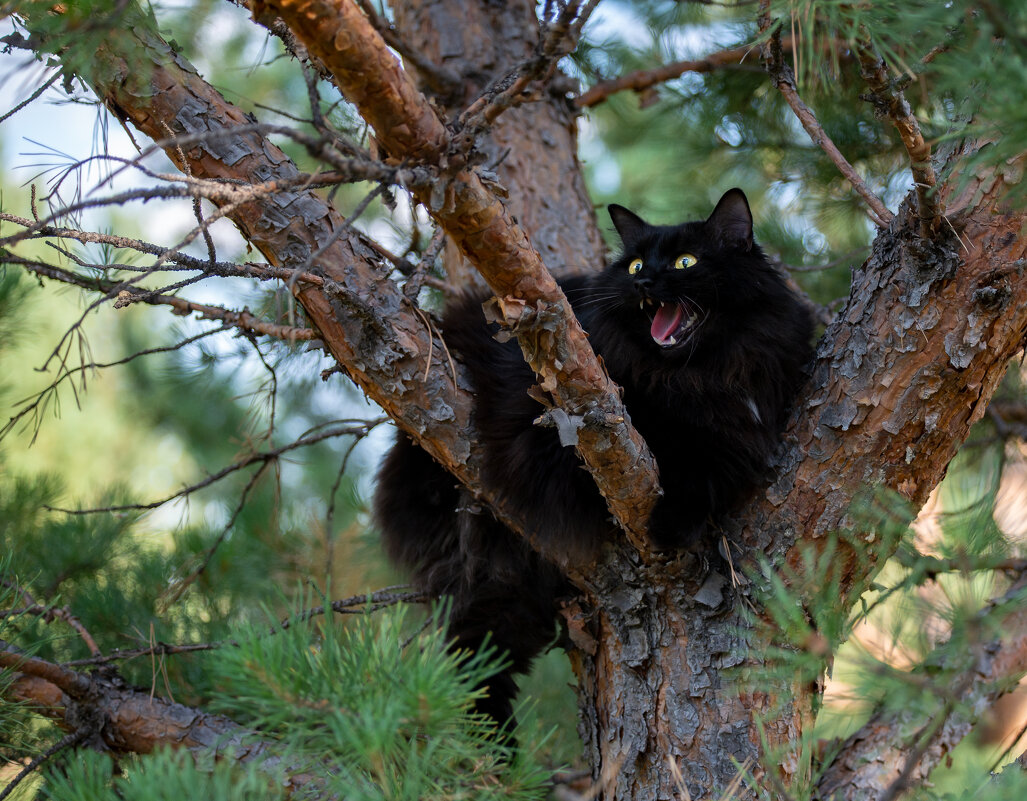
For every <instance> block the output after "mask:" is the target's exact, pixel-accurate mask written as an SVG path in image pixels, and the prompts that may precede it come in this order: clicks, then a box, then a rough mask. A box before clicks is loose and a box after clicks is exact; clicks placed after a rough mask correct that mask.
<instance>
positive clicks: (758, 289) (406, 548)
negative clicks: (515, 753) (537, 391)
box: [374, 189, 812, 722]
mask: <svg viewBox="0 0 1027 801" xmlns="http://www.w3.org/2000/svg"><path fill="white" fill-rule="evenodd" d="M609 210H610V216H611V217H612V219H613V224H614V226H615V227H616V229H617V232H618V233H619V234H620V238H621V241H622V243H623V251H622V253H621V255H620V256H619V257H618V258H616V259H615V260H614V261H613V262H612V263H611V264H610V265H609V266H608V267H606V269H604V270H603V271H602V272H599V273H596V274H594V275H589V276H585V277H575V278H569V279H566V280H564V281H561V282H560V285H561V287H562V288H563V291H564V293H565V294H566V295H567V298H568V300H569V301H570V303H571V306H572V307H573V309H574V313H575V315H576V316H577V318H578V320H579V321H580V322H581V326H582V328H584V329H585V331H587V332H588V335H589V341H590V343H591V345H592V347H593V349H594V350H595V352H596V353H597V354H598V355H599V356H600V357H601V358H602V360H603V362H604V364H605V365H606V369H607V370H608V371H609V374H610V376H611V377H612V378H613V380H614V381H616V382H617V384H619V385H620V386H621V387H622V388H623V390H624V395H623V398H624V405H625V406H626V408H627V410H628V413H629V415H630V418H631V422H632V424H633V425H634V426H635V428H637V429H638V431H639V432H640V433H641V434H642V436H643V437H644V438H645V440H646V442H647V443H648V445H649V447H650V448H651V450H652V452H653V455H654V456H655V457H656V461H657V463H658V465H659V472H660V484H661V486H662V487H663V490H664V494H663V496H662V497H661V498H660V500H659V501H658V503H657V505H656V507H655V509H654V510H653V513H652V516H651V517H650V519H649V526H648V531H649V537H650V538H651V541H652V543H653V545H654V546H655V547H657V548H661V549H671V548H689V547H694V546H696V545H697V543H699V542H700V540H701V538H702V537H703V534H704V532H705V531H706V530H707V529H708V527H709V526H710V524H711V522H715V521H716V520H717V518H718V517H719V516H721V515H723V514H724V513H726V512H729V511H730V510H732V509H733V508H734V507H736V506H738V505H739V504H740V503H741V502H742V501H744V500H745V499H746V498H748V497H749V496H750V495H751V494H752V493H753V491H754V490H755V489H756V488H757V487H758V486H759V485H760V483H761V482H762V481H763V479H764V478H765V477H766V473H767V462H768V460H769V457H770V455H771V453H772V451H773V450H774V448H775V447H776V445H777V442H778V438H779V435H780V432H781V429H782V427H783V426H784V423H785V421H786V418H787V416H788V412H789V408H790V404H791V401H792V399H793V397H794V395H795V392H796V390H797V389H798V386H799V383H800V381H801V380H802V377H803V366H804V364H805V363H806V361H807V360H808V358H809V356H810V337H811V332H812V324H811V320H810V317H809V314H808V313H807V311H806V309H805V307H804V306H803V304H802V303H801V301H800V300H799V298H798V297H797V296H796V295H795V294H794V293H793V292H792V291H791V290H790V289H789V288H788V286H787V285H786V283H785V281H784V279H783V278H782V276H781V275H780V274H779V272H778V271H777V270H776V269H775V268H774V267H773V266H772V265H771V264H770V262H769V261H768V260H767V258H766V256H764V254H763V252H762V250H760V247H759V245H757V244H755V243H754V242H753V237H752V215H751V213H750V211H749V204H748V201H747V200H746V198H745V195H744V194H743V193H742V191H741V190H739V189H731V190H729V191H728V192H727V193H726V194H725V195H724V196H723V197H722V198H721V199H720V202H719V203H718V204H717V207H716V208H715V209H714V210H713V213H712V214H711V215H710V216H709V218H708V219H706V220H704V221H697V222H686V223H682V224H681V225H650V224H648V223H647V222H645V221H644V220H642V219H641V218H640V217H638V216H637V215H635V214H633V213H632V212H630V211H628V210H627V209H626V208H624V207H622V206H617V205H611V206H610V207H609ZM486 297H487V296H486V295H482V294H479V295H474V296H465V297H464V298H463V299H461V300H460V301H458V302H457V303H455V304H453V305H452V306H451V307H450V308H449V309H448V310H447V312H446V314H445V319H444V321H443V326H442V332H443V337H444V338H445V341H446V343H447V345H448V347H449V350H450V351H451V352H452V353H453V354H454V355H456V356H457V357H458V358H459V359H460V361H461V362H462V363H463V364H464V365H465V366H466V368H467V370H468V373H469V375H470V378H471V380H472V382H473V385H474V394H475V406H474V414H475V422H476V424H477V428H478V431H479V434H480V437H481V443H482V446H483V449H484V468H483V472H482V482H483V483H484V484H485V485H486V487H487V488H488V489H489V490H490V491H491V492H492V493H494V494H495V495H496V496H498V497H499V498H500V499H501V501H502V503H503V504H504V506H505V507H506V508H507V509H509V511H510V512H511V514H513V515H514V516H515V517H516V518H517V519H519V520H521V521H523V522H524V524H525V526H526V529H527V530H529V531H530V532H531V534H532V535H533V539H534V540H535V542H536V544H537V545H538V547H539V549H540V551H535V550H533V549H532V548H531V547H530V546H529V545H528V542H527V540H526V539H525V538H523V537H521V536H519V535H517V534H515V533H514V532H512V531H510V530H509V529H508V528H506V527H505V526H503V525H502V524H501V523H499V522H498V521H497V520H496V519H495V518H494V517H493V516H492V515H491V514H490V513H489V511H488V510H487V509H482V508H481V507H480V505H478V504H476V503H474V501H473V499H472V497H471V496H470V494H469V493H468V492H467V491H465V490H463V489H462V488H461V487H460V486H459V485H458V484H457V482H456V480H455V479H454V478H453V476H452V475H451V474H450V473H448V472H447V471H446V470H444V469H443V468H442V467H440V466H439V465H438V464H437V463H436V462H435V461H434V460H433V459H432V458H431V457H430V456H429V455H428V454H427V453H426V452H425V451H423V450H422V449H421V448H420V447H418V446H417V445H415V444H414V443H413V442H412V441H411V440H410V439H408V438H407V437H406V436H405V435H403V434H400V435H399V436H398V438H397V440H396V443H395V445H394V446H393V447H392V449H391V450H390V451H389V453H388V455H387V456H386V458H385V461H384V463H383V465H382V468H381V471H380V473H379V475H378V490H377V494H376V496H375V500H374V512H375V517H376V519H377V522H378V525H379V526H380V528H381V531H382V536H383V539H384V543H385V548H386V551H387V552H388V555H389V556H390V558H391V559H392V560H393V561H395V562H396V563H397V564H399V565H401V566H403V567H404V568H406V569H408V570H410V571H411V572H412V574H413V579H414V582H415V583H416V584H417V586H418V587H419V588H420V589H422V590H424V591H425V592H427V593H429V594H431V595H439V596H442V595H446V596H450V597H451V599H452V610H451V615H450V622H449V628H450V634H451V636H452V637H453V638H454V640H455V644H456V647H466V648H470V649H472V650H476V649H478V648H479V647H480V646H481V644H482V642H483V640H484V639H485V638H486V636H489V637H490V642H492V643H493V644H494V645H495V646H496V647H497V648H498V649H499V650H501V651H506V652H508V654H509V660H510V667H509V669H507V670H505V671H504V672H502V673H501V674H499V675H497V676H494V677H493V678H491V679H490V680H489V686H488V696H487V697H486V698H485V699H484V700H483V701H482V702H481V703H480V704H479V710H480V711H483V712H486V713H487V714H489V715H491V716H492V717H493V718H494V719H495V720H497V721H499V722H506V721H507V720H509V718H510V715H511V704H512V700H513V698H514V696H515V694H516V692H517V686H516V684H515V682H514V679H513V676H514V675H515V674H518V673H523V672H526V671H527V670H528V668H529V666H530V664H531V661H532V660H533V659H534V658H535V657H536V656H537V655H538V654H539V653H540V652H541V651H542V649H544V648H545V647H546V646H547V645H549V644H550V643H552V642H553V640H554V638H555V633H556V632H555V624H556V607H557V599H558V598H560V597H565V596H568V595H570V594H571V589H570V587H569V585H568V583H567V582H566V580H565V579H564V577H563V575H562V574H561V572H560V570H559V568H558V567H557V564H559V563H565V564H566V563H568V561H576V562H580V561H581V560H588V559H589V558H590V557H591V556H593V555H594V554H595V551H596V549H597V548H598V547H599V545H600V544H601V543H602V542H603V541H604V540H607V539H610V538H612V537H615V536H617V528H616V526H615V524H614V523H613V521H612V519H611V517H610V514H609V512H608V510H607V507H606V503H605V501H604V500H603V498H602V496H601V495H600V494H599V491H598V489H597V488H596V486H595V483H594V482H593V480H592V478H591V476H590V475H589V474H588V472H587V471H585V470H584V469H583V468H582V463H581V460H580V458H579V457H578V455H577V453H576V451H575V450H574V448H573V447H563V446H561V444H560V440H559V437H558V435H557V432H556V430H555V429H553V428H545V427H540V426H538V425H535V424H534V420H535V419H536V418H538V417H539V415H540V414H541V413H542V407H541V406H540V405H539V404H538V403H537V402H536V401H535V400H533V399H532V398H531V397H530V396H529V395H528V390H529V388H530V387H532V386H533V385H534V384H535V383H536V380H537V379H536V377H535V375H534V374H533V373H532V371H531V369H530V368H529V367H528V365H527V364H526V363H525V361H524V357H523V356H522V354H521V351H520V348H519V347H518V345H517V343H516V342H514V341H510V342H506V343H500V342H497V341H496V340H495V339H494V338H493V335H494V333H495V326H490V325H489V324H487V323H486V322H485V318H484V315H483V313H482V310H481V304H482V302H483V301H484V300H485V299H486Z"/></svg>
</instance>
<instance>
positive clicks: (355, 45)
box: [253, 0, 659, 549]
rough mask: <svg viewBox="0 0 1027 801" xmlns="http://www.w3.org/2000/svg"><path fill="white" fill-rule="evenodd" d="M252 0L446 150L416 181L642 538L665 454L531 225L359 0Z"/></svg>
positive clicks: (374, 110)
mask: <svg viewBox="0 0 1027 801" xmlns="http://www.w3.org/2000/svg"><path fill="white" fill-rule="evenodd" d="M253 7H254V9H255V14H256V15H257V17H258V18H259V17H260V16H261V14H264V13H267V12H268V11H270V12H272V13H273V14H274V15H275V16H278V17H280V18H281V19H282V20H284V21H285V22H286V24H288V25H289V27H290V28H291V29H292V30H293V31H294V32H295V33H296V35H297V36H298V37H299V38H300V40H301V41H303V43H304V44H305V45H306V47H307V49H308V50H309V51H310V52H311V53H314V54H316V55H317V56H318V57H319V58H320V59H321V60H322V61H323V62H324V63H325V64H326V65H327V66H328V67H329V69H330V70H331V71H332V74H333V75H334V76H335V79H336V83H337V85H338V86H339V88H340V89H341V91H342V92H343V94H344V95H345V96H346V98H347V99H348V100H350V101H351V102H352V103H354V104H355V105H356V106H357V108H358V110H359V111H360V113H361V116H362V117H363V118H364V119H365V120H366V121H367V122H368V123H369V124H370V125H371V126H372V127H373V128H374V130H375V134H376V137H377V139H378V142H379V144H380V145H381V146H382V147H383V149H384V150H385V151H386V152H388V153H389V154H390V155H391V156H392V157H393V158H398V159H405V160H409V161H414V162H425V161H427V162H429V163H440V164H446V162H447V160H448V162H449V163H448V168H449V170H450V172H449V175H448V177H447V178H446V179H442V180H440V181H439V183H438V185H437V186H435V187H434V188H433V189H432V190H431V191H430V192H429V191H420V192H418V193H417V195H418V198H419V200H421V202H422V203H424V204H425V206H426V207H427V208H428V209H429V211H430V212H431V214H432V215H433V216H434V217H435V219H436V220H437V221H438V223H439V224H440V225H441V227H442V228H443V229H444V230H445V231H446V233H447V234H448V235H449V236H450V237H451V238H452V239H453V241H454V242H455V243H456V244H457V245H458V246H459V247H460V248H461V250H462V251H463V253H464V254H465V255H466V256H467V258H468V259H469V260H470V261H471V262H472V263H473V264H474V265H475V267H477V268H478V270H479V271H480V272H481V274H482V275H483V276H484V277H485V280H486V281H487V283H488V284H489V286H490V287H491V289H492V290H493V292H495V293H496V296H497V298H498V304H497V307H496V308H497V310H498V317H499V319H500V320H501V321H502V322H503V323H504V324H505V325H506V326H507V327H508V328H510V329H511V330H512V331H513V332H514V333H515V334H516V335H517V337H518V340H519V342H520V343H521V348H522V350H523V351H524V354H525V358H526V360H527V361H528V363H529V364H530V365H531V367H532V369H533V370H534V371H535V373H536V374H537V375H538V376H539V378H540V382H541V386H542V388H543V389H544V390H545V391H547V392H549V393H551V394H552V396H553V398H554V401H555V403H556V404H557V405H558V406H560V407H561V408H563V409H564V410H565V411H566V412H567V413H568V414H569V415H571V416H572V417H574V418H576V419H580V420H583V422H584V425H583V427H582V428H581V429H580V431H579V437H578V451H579V453H580V454H581V456H582V458H583V459H584V461H585V463H586V465H587V466H588V468H589V470H590V472H591V473H592V475H593V477H594V478H595V479H596V483H597V484H598V486H599V488H600V491H601V492H602V493H603V495H604V496H605V497H606V499H607V503H608V504H609V506H610V509H611V511H612V512H613V513H614V515H615V516H616V517H617V519H618V520H620V521H621V523H622V524H624V525H625V527H626V530H627V531H628V532H629V536H630V537H631V539H632V541H633V543H634V544H635V545H636V547H638V548H640V549H644V548H645V543H644V538H643V534H644V526H645V522H646V521H647V519H648V513H649V511H650V510H651V508H652V505H653V504H654V503H655V499H656V497H657V494H658V492H659V488H658V484H657V476H656V470H655V461H654V460H653V458H652V455H651V454H650V453H649V450H648V447H647V446H646V444H645V442H644V441H643V440H642V438H641V437H640V436H639V434H638V432H636V431H635V430H634V429H633V428H632V427H631V426H630V424H629V423H628V422H627V417H626V415H625V412H624V408H623V404H622V403H621V401H620V398H619V396H618V394H617V389H616V386H615V385H614V384H613V382H612V381H611V380H610V379H609V377H608V376H607V375H606V372H605V370H604V369H603V368H602V366H601V365H600V364H599V362H598V360H597V359H596V357H595V354H594V353H593V352H592V349H591V347H590V346H589V345H588V342H587V340H586V338H585V335H584V332H583V331H582V330H581V327H580V325H579V324H578V323H577V320H576V319H575V317H574V314H573V312H572V311H571V309H570V306H569V304H568V303H567V300H566V298H565V297H564V296H563V293H562V292H561V290H560V288H559V286H558V285H557V284H556V282H555V281H554V280H553V278H552V276H551V275H550V274H549V271H548V270H547V269H546V267H545V265H543V263H542V260H541V258H540V257H539V255H538V252H537V251H536V250H535V249H534V248H533V247H532V246H531V243H530V242H529V241H528V238H527V236H526V235H525V233H524V231H523V230H522V229H521V228H520V227H519V226H517V225H516V224H515V223H514V222H513V220H512V219H511V218H510V216H509V214H508V213H507V211H506V209H505V207H504V206H503V204H502V202H501V201H500V200H499V198H498V197H496V195H495V194H494V192H493V191H492V190H491V188H490V187H489V186H488V185H487V184H486V183H485V181H484V180H483V179H482V178H481V176H480V175H479V174H478V173H477V172H475V171H473V170H471V169H466V168H465V163H464V162H463V159H462V156H461V155H460V154H459V153H455V154H454V153H450V152H449V145H450V142H449V136H448V132H447V131H446V128H445V126H444V125H443V123H442V121H441V120H440V119H439V118H438V116H437V115H436V113H435V111H434V109H433V108H432V106H431V105H430V104H429V103H428V101H427V100H426V99H425V98H424V96H423V95H421V93H420V92H419V91H418V90H417V89H416V87H415V86H414V85H413V83H412V82H411V81H410V79H409V77H408V76H407V75H406V73H405V72H404V71H403V70H402V68H401V66H400V64H399V62H398V61H396V59H395V57H394V56H393V55H392V54H391V53H390V52H389V51H388V48H387V47H386V45H385V42H384V41H383V40H382V38H381V36H380V35H379V34H378V33H377V31H375V30H374V28H373V26H372V25H371V24H370V22H369V21H368V20H367V18H366V17H365V15H364V14H363V13H362V12H361V11H360V9H359V8H358V7H357V6H356V5H355V3H354V2H352V0H271V1H270V2H263V1H262V0H255V1H254V3H253Z"/></svg>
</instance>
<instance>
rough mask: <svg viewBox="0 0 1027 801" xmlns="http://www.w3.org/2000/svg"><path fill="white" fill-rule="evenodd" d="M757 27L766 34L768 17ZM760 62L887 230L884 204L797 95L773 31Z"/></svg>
mask: <svg viewBox="0 0 1027 801" xmlns="http://www.w3.org/2000/svg"><path fill="white" fill-rule="evenodd" d="M760 25H761V30H766V27H767V26H769V16H768V15H764V16H762V17H761V20H760ZM763 61H764V64H765V65H766V68H767V72H768V73H769V74H770V77H771V78H773V80H774V83H775V84H776V85H777V88H778V89H779V90H780V92H781V94H782V95H783V96H784V99H785V101H786V102H787V103H788V105H789V107H790V108H791V109H792V111H793V112H794V113H795V116H796V117H797V118H798V120H799V122H800V123H801V124H802V127H803V128H804V129H805V131H806V133H807V134H809V138H810V139H812V140H813V144H815V145H816V146H817V147H819V148H820V149H821V150H823V151H824V153H825V154H826V155H827V157H828V158H829V159H831V161H832V162H833V163H834V165H835V166H836V167H837V168H838V171H839V172H840V173H841V174H842V175H843V176H844V177H845V179H846V180H847V181H848V182H849V183H850V184H852V188H853V189H855V190H856V192H857V193H858V194H859V196H860V197H862V198H863V200H865V201H866V203H867V205H868V206H869V207H870V210H869V212H868V213H869V215H870V218H871V219H872V220H873V222H874V224H875V225H876V226H877V227H878V228H884V227H887V225H888V224H889V223H890V222H891V220H892V217H893V216H894V215H893V214H892V213H891V212H890V211H888V207H887V206H885V205H884V202H883V201H882V200H881V199H880V198H879V197H878V196H877V195H875V194H874V193H873V192H872V191H870V188H869V187H868V186H867V185H866V183H865V182H864V181H863V179H862V178H861V177H860V176H859V173H857V172H856V170H855V169H854V168H853V166H852V165H851V164H849V162H848V161H847V160H846V158H845V156H843V155H842V153H841V151H840V150H839V149H838V147H837V146H836V145H835V143H834V142H833V141H832V140H831V137H829V136H828V135H827V133H826V132H825V131H824V129H823V127H822V126H821V125H820V123H819V122H818V121H817V118H816V115H815V114H814V113H813V112H812V110H810V108H809V106H807V105H806V104H805V103H804V102H803V101H802V98H801V97H799V92H798V90H797V89H796V87H795V76H794V74H793V73H792V68H791V67H790V66H789V65H788V64H787V63H786V62H785V60H784V57H783V55H782V46H781V32H780V30H774V32H773V33H772V34H771V37H770V40H769V42H768V43H767V44H766V45H765V46H764V49H763Z"/></svg>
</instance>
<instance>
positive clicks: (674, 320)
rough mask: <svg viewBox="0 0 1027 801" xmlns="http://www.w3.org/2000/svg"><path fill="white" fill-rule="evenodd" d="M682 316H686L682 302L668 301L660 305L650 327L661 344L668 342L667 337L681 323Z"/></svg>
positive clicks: (654, 337)
mask: <svg viewBox="0 0 1027 801" xmlns="http://www.w3.org/2000/svg"><path fill="white" fill-rule="evenodd" d="M682 317H684V309H682V308H681V304H680V303H667V304H665V305H663V306H660V308H659V310H658V311H657V312H656V316H655V317H654V318H653V326H652V328H651V329H650V333H651V334H652V335H653V339H655V340H656V341H657V342H659V343H660V344H661V345H662V344H663V343H664V342H666V341H667V338H668V337H669V336H670V335H671V334H673V333H674V332H675V331H676V330H677V328H678V326H679V325H680V324H681V318H682Z"/></svg>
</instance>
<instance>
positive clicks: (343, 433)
mask: <svg viewBox="0 0 1027 801" xmlns="http://www.w3.org/2000/svg"><path fill="white" fill-rule="evenodd" d="M388 420H389V418H388V417H378V418H375V419H373V420H367V421H360V425H353V426H345V427H343V428H328V429H326V430H324V431H320V432H318V433H316V434H310V435H308V436H305V437H300V438H299V439H295V440H293V441H292V442H290V443H289V444H287V445H282V446H281V447H279V448H273V449H271V450H267V451H259V452H257V453H252V454H250V455H249V456H246V457H244V458H242V459H240V460H239V461H238V462H233V463H232V464H230V465H228V466H227V467H224V468H222V469H221V470H219V471H218V472H216V473H213V474H212V475H209V476H207V477H206V478H205V479H203V480H202V481H198V482H196V483H195V484H191V485H189V486H188V487H185V488H183V489H180V490H179V491H178V492H175V493H172V494H171V495H168V496H167V497H165V498H161V499H160V500H157V501H151V502H150V503H128V504H121V505H117V506H103V507H97V508H93V509H62V508H58V507H51V506H47V507H44V508H46V509H47V510H49V511H51V512H63V513H64V514H69V515H90V514H100V513H103V512H142V511H147V510H149V509H156V508H157V507H159V506H163V505H164V504H166V503H170V502H171V501H173V500H176V499H177V498H186V497H188V496H189V495H192V494H193V493H194V492H197V491H199V490H201V489H204V488H205V487H209V486H210V485H211V484H214V483H216V482H218V481H220V480H221V479H223V478H224V477H225V476H228V475H231V474H232V473H235V472H237V471H239V470H243V469H245V468H247V467H249V466H250V465H254V464H260V465H266V464H268V463H270V462H274V461H276V460H277V459H278V458H279V457H281V455H282V454H284V453H288V452H289V451H294V450H296V449H297V448H305V447H306V446H308V445H314V444H315V443H318V442H323V441H324V440H327V439H333V438H335V437H347V436H351V437H364V436H367V434H368V433H370V431H371V430H372V429H374V428H375V427H377V426H380V425H381V424H382V423H385V422H388Z"/></svg>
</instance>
